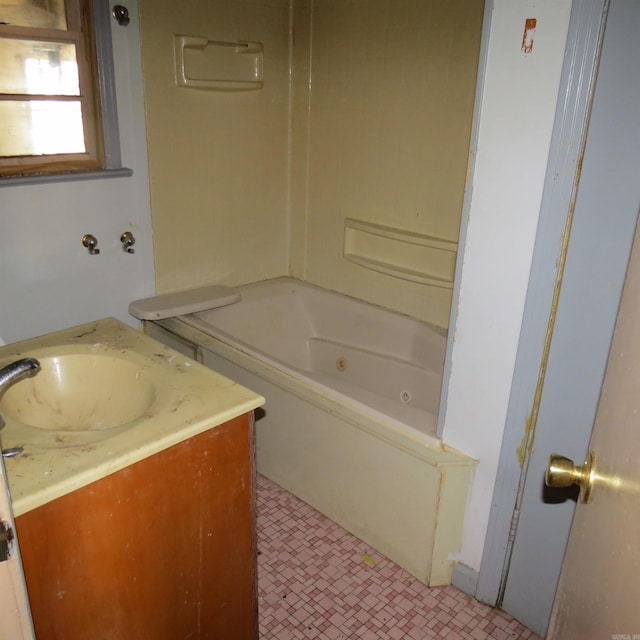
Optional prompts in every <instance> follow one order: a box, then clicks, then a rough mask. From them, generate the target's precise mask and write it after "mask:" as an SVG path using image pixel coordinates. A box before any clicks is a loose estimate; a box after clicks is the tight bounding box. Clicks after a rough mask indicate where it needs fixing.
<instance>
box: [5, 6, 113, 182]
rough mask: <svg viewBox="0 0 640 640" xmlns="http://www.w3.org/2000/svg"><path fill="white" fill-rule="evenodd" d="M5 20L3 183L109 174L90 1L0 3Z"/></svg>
mask: <svg viewBox="0 0 640 640" xmlns="http://www.w3.org/2000/svg"><path fill="white" fill-rule="evenodd" d="M100 9H101V10H102V9H103V7H100ZM65 16H66V17H65ZM0 18H1V20H0V177H14V176H16V177H17V176H27V175H42V174H47V173H69V172H78V171H95V170H100V169H104V168H106V166H105V165H106V159H105V158H106V154H105V146H104V137H103V130H102V120H101V118H100V114H101V105H100V104H99V100H100V92H99V88H98V60H97V54H96V46H95V42H96V36H95V34H94V27H93V6H92V3H91V0H0ZM7 23H10V24H7ZM101 24H102V23H101ZM106 26H107V27H108V23H107V25H106ZM101 68H102V67H101Z"/></svg>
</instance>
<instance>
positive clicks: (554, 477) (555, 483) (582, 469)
mask: <svg viewBox="0 0 640 640" xmlns="http://www.w3.org/2000/svg"><path fill="white" fill-rule="evenodd" d="M595 462H596V454H595V453H594V452H593V451H589V455H588V456H587V459H586V460H585V461H584V464H583V465H582V466H579V465H577V464H575V463H574V462H573V460H570V459H569V458H565V457H564V456H561V455H558V454H557V453H552V454H551V455H550V456H549V464H548V465H547V472H546V473H545V476H544V482H545V484H546V485H547V486H548V487H570V486H571V485H573V484H577V485H578V486H579V487H580V502H585V503H586V502H589V501H590V500H591V492H592V490H593V481H594V478H595V476H596V470H595Z"/></svg>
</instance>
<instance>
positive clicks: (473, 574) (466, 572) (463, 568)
mask: <svg viewBox="0 0 640 640" xmlns="http://www.w3.org/2000/svg"><path fill="white" fill-rule="evenodd" d="M451 584H452V585H453V586H454V587H456V588H457V589H460V591H462V592H463V593H467V594H469V595H470V596H475V594H476V591H477V589H478V572H477V571H475V570H473V569H472V568H471V567H469V566H467V565H466V564H463V563H462V562H459V563H458V564H456V565H455V566H454V567H453V571H452V572H451Z"/></svg>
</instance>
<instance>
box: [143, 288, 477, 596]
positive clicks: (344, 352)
mask: <svg viewBox="0 0 640 640" xmlns="http://www.w3.org/2000/svg"><path fill="white" fill-rule="evenodd" d="M241 293H242V301H241V302H238V303H236V304H232V305H229V306H226V307H221V308H218V309H212V310H209V311H203V312H199V313H195V314H190V315H185V316H182V317H180V318H170V319H166V320H160V321H157V322H154V323H148V330H149V333H150V334H151V335H153V336H154V337H156V338H158V339H160V340H162V341H163V342H166V343H167V344H169V345H170V346H173V347H174V348H179V349H180V350H182V351H183V352H185V353H187V354H189V355H194V356H195V357H196V358H198V359H199V360H201V361H202V362H204V364H206V365H207V366H209V367H211V368H213V369H216V370H217V371H220V372H221V373H223V374H224V375H227V376H228V377H230V378H232V379H234V380H236V381H238V382H240V383H241V384H243V385H245V386H247V387H249V388H252V389H254V390H255V391H257V392H259V393H261V394H262V395H264V396H265V398H266V405H265V411H264V415H263V416H262V417H260V419H259V420H258V421H257V425H256V433H257V447H256V449H257V464H258V471H259V472H260V473H262V474H264V475H266V476H267V477H269V478H271V479H273V480H274V481H275V482H277V483H278V484H280V485H281V486H283V487H285V488H286V489H288V490H289V491H291V492H292V493H294V494H296V495H298V496H299V497H300V498H302V499H303V500H305V501H307V502H308V503H309V504H311V505H312V506H314V507H315V508H317V509H318V510H319V511H321V512H323V513H325V514H326V515H328V516H329V517H330V518H332V519H333V520H335V521H337V522H338V523H339V524H341V525H343V526H344V527H345V528H347V529H348V530H350V531H352V532H353V533H355V534H356V535H357V536H359V537H360V538H362V539H363V540H364V541H366V542H367V543H368V544H369V545H371V546H372V547H373V548H374V549H376V550H378V551H380V552H381V553H383V554H385V555H386V556H388V557H389V558H391V559H392V560H394V561H395V562H397V563H398V564H400V565H401V566H403V567H404V568H405V569H407V570H408V571H410V572H411V573H412V574H413V575H415V576H416V577H418V578H419V579H420V580H422V581H424V582H426V583H428V584H431V585H436V584H447V583H448V582H449V581H450V577H451V568H452V564H453V562H454V560H455V556H456V553H457V552H458V551H459V545H460V542H461V539H462V522H463V517H464V509H465V505H466V495H467V489H468V486H469V482H470V478H471V473H472V470H473V466H474V463H473V461H472V460H471V459H470V458H468V457H466V456H464V455H463V454H461V453H459V452H457V451H453V450H451V449H448V448H447V447H445V446H443V445H442V443H441V442H440V440H439V439H438V438H437V437H436V436H435V425H436V418H437V410H438V398H439V393H440V384H441V378H442V366H443V360H444V349H445V338H444V337H443V336H442V335H440V334H439V333H437V332H436V331H434V330H432V329H430V328H429V327H428V326H427V325H425V324H423V323H421V322H418V321H415V320H413V319H411V318H408V317H406V316H402V315H400V314H396V313H392V312H390V311H387V310H384V309H381V308H378V307H374V306H372V305H369V304H366V303H364V302H360V301H358V300H354V299H352V298H348V297H346V296H342V295H340V294H336V293H333V292H329V291H325V290H323V289H319V288H317V287H313V286H310V285H307V284H304V283H301V282H299V281H296V280H293V279H290V278H279V279H276V280H271V281H265V282H260V283H255V284H252V285H247V286H245V287H243V288H242V289H241Z"/></svg>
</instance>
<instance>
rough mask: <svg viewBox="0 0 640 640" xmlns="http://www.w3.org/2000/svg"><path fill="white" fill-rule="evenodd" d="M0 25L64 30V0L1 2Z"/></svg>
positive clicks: (11, 0) (65, 24) (10, 0)
mask: <svg viewBox="0 0 640 640" xmlns="http://www.w3.org/2000/svg"><path fill="white" fill-rule="evenodd" d="M0 24H8V25H14V26H17V27H38V28H41V29H66V28H67V19H66V16H65V6H64V0H1V1H0Z"/></svg>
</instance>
